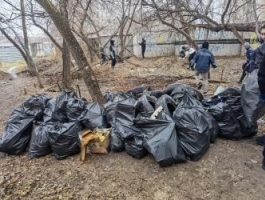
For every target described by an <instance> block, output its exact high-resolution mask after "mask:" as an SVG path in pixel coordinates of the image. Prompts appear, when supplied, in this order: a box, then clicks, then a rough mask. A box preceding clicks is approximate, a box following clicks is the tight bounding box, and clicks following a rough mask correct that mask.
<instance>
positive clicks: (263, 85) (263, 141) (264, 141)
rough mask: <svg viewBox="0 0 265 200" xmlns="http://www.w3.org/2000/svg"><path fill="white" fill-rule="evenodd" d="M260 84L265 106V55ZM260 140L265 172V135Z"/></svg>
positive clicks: (261, 99)
mask: <svg viewBox="0 0 265 200" xmlns="http://www.w3.org/2000/svg"><path fill="white" fill-rule="evenodd" d="M258 84H259V90H260V97H259V99H260V102H261V103H264V104H265V55H264V56H263V59H262V61H261V63H260V66H259V71H258ZM256 140H257V139H256ZM259 140H261V144H262V145H263V146H264V148H263V160H262V169H264V170H265V135H263V136H260V137H259Z"/></svg>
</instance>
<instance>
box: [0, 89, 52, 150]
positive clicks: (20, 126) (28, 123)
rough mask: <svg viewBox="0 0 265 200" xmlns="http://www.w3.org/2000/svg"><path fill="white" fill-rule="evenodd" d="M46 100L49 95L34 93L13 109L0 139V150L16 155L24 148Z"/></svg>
mask: <svg viewBox="0 0 265 200" xmlns="http://www.w3.org/2000/svg"><path fill="white" fill-rule="evenodd" d="M48 100H49V97H48V96H47V95H46V94H40V95H34V96H31V97H29V98H27V99H26V100H25V101H24V102H23V103H22V105H20V106H19V107H18V108H16V109H14V111H13V112H12V114H11V115H10V117H9V119H8V122H7V125H6V127H5V131H4V133H3V135H2V138H1V140H0V151H2V152H5V153H8V154H14V155H18V154H21V153H23V152H24V151H25V150H26V148H27V146H28V143H29V140H30V135H31V131H32V125H33V121H34V120H40V119H41V118H42V114H43V110H44V107H45V103H46V102H47V101H48Z"/></svg>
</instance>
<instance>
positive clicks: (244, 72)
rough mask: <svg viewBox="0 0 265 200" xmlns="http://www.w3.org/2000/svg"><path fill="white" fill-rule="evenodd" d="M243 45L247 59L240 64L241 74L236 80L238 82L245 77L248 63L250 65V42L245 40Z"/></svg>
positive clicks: (251, 50) (247, 71)
mask: <svg viewBox="0 0 265 200" xmlns="http://www.w3.org/2000/svg"><path fill="white" fill-rule="evenodd" d="M244 47H245V49H246V57H247V60H246V62H245V63H244V64H243V65H242V70H243V72H242V75H241V77H240V80H239V81H238V83H240V84H241V83H242V81H243V80H244V78H245V77H246V75H247V73H249V65H250V60H251V57H252V55H253V49H252V48H251V46H250V44H249V43H248V42H245V43H244Z"/></svg>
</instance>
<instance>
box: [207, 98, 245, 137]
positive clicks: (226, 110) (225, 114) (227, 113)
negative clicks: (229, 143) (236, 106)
mask: <svg viewBox="0 0 265 200" xmlns="http://www.w3.org/2000/svg"><path fill="white" fill-rule="evenodd" d="M203 104H204V106H205V108H206V109H207V110H208V112H210V113H211V114H212V116H213V117H214V119H215V120H216V122H217V124H218V126H219V129H220V131H219V134H218V137H221V138H225V139H233V140H238V139H240V138H241V137H242V133H241V127H240V124H239V122H238V120H237V118H236V116H235V115H234V113H233V110H232V108H231V106H230V105H229V104H227V103H225V102H221V101H220V100H218V99H212V100H209V101H208V102H204V101H203Z"/></svg>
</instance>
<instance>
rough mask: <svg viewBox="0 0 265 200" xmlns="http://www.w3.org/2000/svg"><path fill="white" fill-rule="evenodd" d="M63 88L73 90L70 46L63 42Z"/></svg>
mask: <svg viewBox="0 0 265 200" xmlns="http://www.w3.org/2000/svg"><path fill="white" fill-rule="evenodd" d="M62 59H63V88H65V89H68V90H73V88H72V77H71V54H70V50H69V48H68V45H67V43H66V41H65V40H63V54H62Z"/></svg>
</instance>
